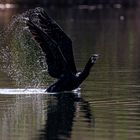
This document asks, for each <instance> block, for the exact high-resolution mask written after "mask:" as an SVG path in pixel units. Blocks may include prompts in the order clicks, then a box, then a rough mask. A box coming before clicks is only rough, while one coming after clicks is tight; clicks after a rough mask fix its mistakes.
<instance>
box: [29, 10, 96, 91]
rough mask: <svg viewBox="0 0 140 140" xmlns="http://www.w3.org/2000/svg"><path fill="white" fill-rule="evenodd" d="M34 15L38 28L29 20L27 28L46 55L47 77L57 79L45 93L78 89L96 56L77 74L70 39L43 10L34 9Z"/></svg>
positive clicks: (92, 56)
mask: <svg viewBox="0 0 140 140" xmlns="http://www.w3.org/2000/svg"><path fill="white" fill-rule="evenodd" d="M34 14H36V16H37V18H38V20H39V22H40V27H39V26H37V25H36V24H35V23H34V22H33V21H32V19H30V18H29V20H28V22H27V26H28V27H29V30H30V32H31V33H32V35H33V37H34V39H35V40H36V41H37V42H38V43H39V44H40V47H41V48H42V50H43V52H44V53H45V55H46V61H47V65H48V73H49V75H50V76H52V77H54V78H57V79H58V80H57V81H56V82H55V83H54V84H52V85H51V86H50V87H49V88H48V89H47V92H61V91H71V90H74V89H76V88H78V87H79V85H80V84H81V83H82V82H83V81H84V80H85V79H86V77H87V76H88V75H89V72H90V69H91V68H92V66H93V65H94V64H95V62H96V60H97V58H98V55H97V54H93V55H91V57H90V58H89V60H88V62H87V64H86V66H85V68H84V70H83V71H82V72H81V73H77V70H76V66H75V62H74V57H73V52H72V41H71V39H70V38H69V37H68V36H67V35H66V34H65V33H64V32H63V30H62V29H61V28H60V27H59V25H57V23H56V22H55V21H54V20H53V19H51V18H50V17H49V16H48V14H47V13H46V12H45V11H44V10H43V9H41V8H40V9H38V10H36V9H35V10H34Z"/></svg>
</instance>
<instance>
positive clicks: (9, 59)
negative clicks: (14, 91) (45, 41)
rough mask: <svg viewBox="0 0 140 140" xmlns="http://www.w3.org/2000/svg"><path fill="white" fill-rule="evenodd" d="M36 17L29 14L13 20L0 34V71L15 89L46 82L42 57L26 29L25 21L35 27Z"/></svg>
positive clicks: (45, 70)
mask: <svg viewBox="0 0 140 140" xmlns="http://www.w3.org/2000/svg"><path fill="white" fill-rule="evenodd" d="M36 11H38V9H36ZM36 13H37V12H34V11H33V10H29V11H27V12H25V13H23V14H20V15H17V16H14V17H13V18H12V20H11V22H10V24H9V25H8V27H7V28H6V29H4V30H3V31H2V32H1V33H0V46H1V48H0V49H1V51H0V63H1V70H2V71H4V72H6V73H7V74H8V76H10V77H11V78H12V79H13V80H15V81H16V83H17V86H18V87H40V86H42V85H46V83H47V80H48V74H47V65H46V62H45V57H44V55H43V53H42V51H41V49H40V48H39V47H38V44H37V43H36V42H35V41H34V39H33V38H32V37H31V34H30V32H29V30H28V28H27V27H26V20H28V18H30V19H32V21H33V22H35V23H36V24H37V23H38V19H37V18H36V15H37V14H36Z"/></svg>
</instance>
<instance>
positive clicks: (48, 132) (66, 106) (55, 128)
mask: <svg viewBox="0 0 140 140" xmlns="http://www.w3.org/2000/svg"><path fill="white" fill-rule="evenodd" d="M52 99H53V102H52ZM80 114H82V116H80V117H78V119H77V121H78V122H79V123H82V120H84V121H85V120H86V122H85V123H86V124H87V125H88V126H89V127H88V128H89V130H90V129H92V128H94V127H95V119H94V116H93V114H92V111H91V108H90V104H89V103H88V102H87V101H85V100H84V99H83V98H80V97H77V94H74V93H72V92H69V93H67V94H65V93H60V94H56V95H53V98H52V95H51V100H50V102H49V100H48V107H47V114H46V123H45V125H44V128H43V129H42V130H40V133H41V135H40V140H66V139H71V137H72V132H73V131H74V130H73V127H74V123H75V122H76V117H77V116H78V115H80ZM79 118H80V120H79Z"/></svg>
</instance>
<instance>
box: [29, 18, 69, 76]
mask: <svg viewBox="0 0 140 140" xmlns="http://www.w3.org/2000/svg"><path fill="white" fill-rule="evenodd" d="M27 26H28V27H29V30H30V32H31V33H32V35H33V37H34V39H35V40H36V41H37V42H38V43H39V45H40V47H41V48H42V50H43V52H44V53H45V55H46V62H47V65H48V73H49V74H50V76H52V77H54V78H59V77H60V76H61V75H62V74H63V73H64V71H65V68H66V65H67V62H66V60H65V58H64V56H63V54H62V52H61V50H60V49H59V47H58V45H57V43H56V42H55V41H54V40H52V39H51V38H50V36H49V35H48V34H47V33H45V32H43V31H42V30H41V29H40V28H39V27H38V26H37V25H35V24H34V23H33V22H32V21H30V20H29V21H27Z"/></svg>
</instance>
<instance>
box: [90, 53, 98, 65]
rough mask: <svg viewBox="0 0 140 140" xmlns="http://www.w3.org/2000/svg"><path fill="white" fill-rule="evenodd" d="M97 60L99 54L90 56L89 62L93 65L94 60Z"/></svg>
mask: <svg viewBox="0 0 140 140" xmlns="http://www.w3.org/2000/svg"><path fill="white" fill-rule="evenodd" d="M98 58H99V54H92V55H91V57H90V59H89V61H90V63H91V64H95V63H96V60H97V59H98Z"/></svg>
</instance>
